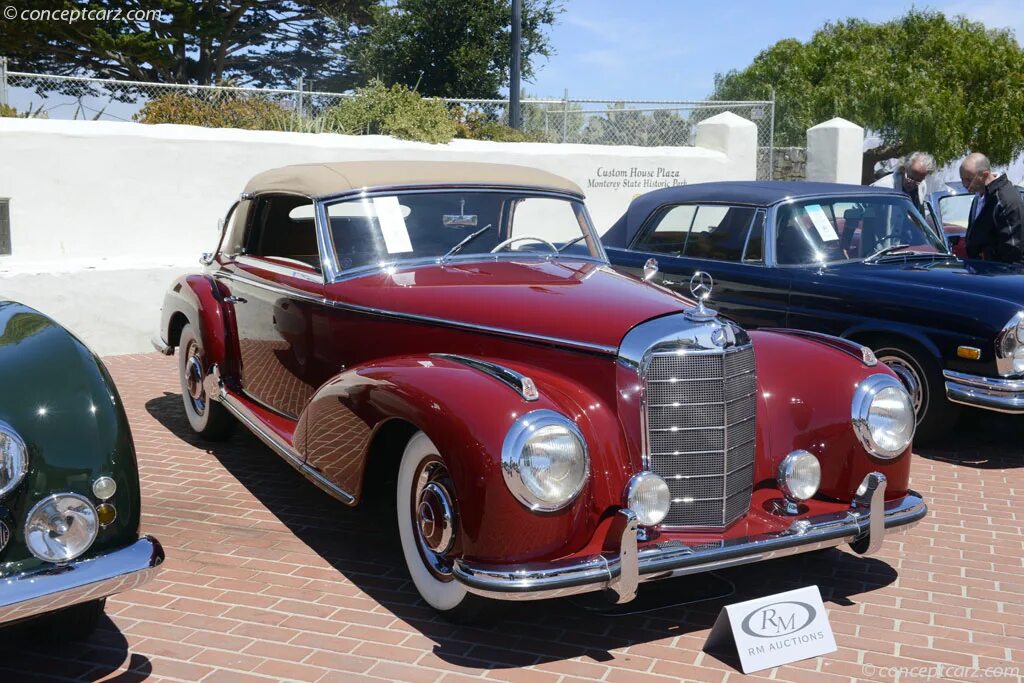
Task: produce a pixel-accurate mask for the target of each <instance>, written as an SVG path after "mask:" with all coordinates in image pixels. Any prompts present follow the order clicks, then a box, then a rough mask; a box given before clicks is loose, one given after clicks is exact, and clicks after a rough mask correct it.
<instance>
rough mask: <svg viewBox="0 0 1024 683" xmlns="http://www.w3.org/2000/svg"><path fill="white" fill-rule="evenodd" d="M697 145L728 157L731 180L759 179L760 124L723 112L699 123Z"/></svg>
mask: <svg viewBox="0 0 1024 683" xmlns="http://www.w3.org/2000/svg"><path fill="white" fill-rule="evenodd" d="M695 142H696V146H697V147H703V148H705V149H712V150H715V151H716V152H722V153H723V154H725V155H726V156H727V157H728V158H729V162H730V166H731V172H730V175H729V177H730V179H731V180H757V124H755V123H754V122H753V121H748V120H747V119H745V118H743V117H742V116H737V115H736V114H733V113H732V112H731V111H726V112H722V113H721V114H718V115H716V116H712V117H711V118H710V119H705V120H704V121H701V122H700V123H698V124H697V136H696V140H695Z"/></svg>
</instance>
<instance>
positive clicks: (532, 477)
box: [501, 410, 590, 512]
mask: <svg viewBox="0 0 1024 683" xmlns="http://www.w3.org/2000/svg"><path fill="white" fill-rule="evenodd" d="M501 469H502V473H503V474H504V476H505V484H506V485H508V488H509V490H510V491H511V492H512V494H513V495H514V496H515V497H516V498H517V499H519V501H520V502H521V503H523V505H526V506H527V507H528V508H530V509H531V510H540V511H545V512H550V511H553V510H559V509H561V508H563V507H565V506H566V505H568V504H569V503H571V502H572V501H573V499H574V498H576V496H577V495H579V492H580V491H581V490H582V489H583V485H584V484H585V483H586V481H587V476H588V474H589V473H590V461H589V458H588V455H587V444H586V442H585V441H584V440H583V435H582V434H581V433H580V430H579V428H578V427H577V426H576V424H575V423H574V422H573V421H572V420H570V419H569V418H567V417H565V416H564V415H559V414H558V413H556V412H554V411H553V410H534V411H532V412H529V413H526V414H525V415H523V416H522V417H520V418H519V419H518V420H516V421H515V422H514V423H513V424H512V427H511V428H510V429H509V431H508V434H507V435H506V436H505V443H504V445H503V446H502V449H501Z"/></svg>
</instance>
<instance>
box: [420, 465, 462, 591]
mask: <svg viewBox="0 0 1024 683" xmlns="http://www.w3.org/2000/svg"><path fill="white" fill-rule="evenodd" d="M450 488H451V481H450V480H449V478H448V470H447V469H446V468H445V466H444V464H443V463H441V462H440V461H438V460H430V461H429V462H427V463H425V464H424V465H423V467H422V468H421V469H420V472H419V475H418V476H417V477H416V487H415V490H414V491H413V517H414V519H413V526H414V527H415V529H416V540H417V545H418V546H419V550H420V555H421V556H422V557H423V560H424V561H425V563H426V565H427V568H428V569H430V571H431V573H433V574H434V575H435V576H437V577H438V578H442V579H450V578H451V571H452V570H451V563H450V562H449V561H448V560H447V559H446V557H445V555H446V553H447V552H448V551H449V550H451V549H452V546H454V545H455V524H456V515H455V504H454V502H453V499H452V496H451V493H450V492H449V491H450Z"/></svg>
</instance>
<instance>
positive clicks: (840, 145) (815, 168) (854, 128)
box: [807, 117, 864, 185]
mask: <svg viewBox="0 0 1024 683" xmlns="http://www.w3.org/2000/svg"><path fill="white" fill-rule="evenodd" d="M863 157H864V129H863V128H861V127H860V126H858V125H857V124H856V123H851V122H850V121H847V120H846V119H841V118H838V117H836V118H834V119H831V120H829V121H825V122H824V123H819V124H818V125H816V126H814V127H812V128H808V129H807V179H808V180H817V181H820V182H826V183H849V184H851V185H860V181H861V160H862V159H863Z"/></svg>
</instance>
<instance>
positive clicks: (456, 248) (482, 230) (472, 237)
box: [438, 223, 493, 265]
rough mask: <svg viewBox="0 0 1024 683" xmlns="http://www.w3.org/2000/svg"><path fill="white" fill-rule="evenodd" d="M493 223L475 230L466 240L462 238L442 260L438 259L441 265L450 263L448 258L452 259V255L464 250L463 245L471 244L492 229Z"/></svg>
mask: <svg viewBox="0 0 1024 683" xmlns="http://www.w3.org/2000/svg"><path fill="white" fill-rule="evenodd" d="M491 225H493V224H492V223H488V224H487V225H485V226H484V227H482V228H480V229H479V230H477V231H476V232H474V233H473V234H472V235H470V236H469V237H467V238H465V239H464V240H462V241H461V242H459V243H458V244H456V245H455V246H454V247H452V248H451V249H449V250H448V253H446V254H445V255H444V256H442V257H441V258H440V260H439V261H438V263H440V264H441V265H444V264H446V263H448V259H450V258H451V257H452V256H455V255H456V254H458V253H459V252H460V251H462V248H463V247H465V246H466V245H467V244H469V243H470V242H472V241H473V240H475V239H476V238H477V237H479V236H480V235H482V234H484V233H485V232H487V231H488V230H489V229H490V227H491Z"/></svg>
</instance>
